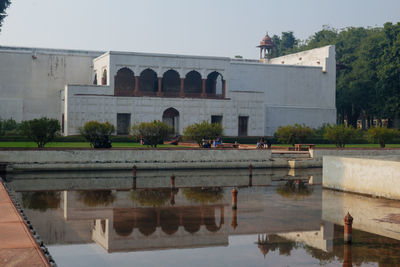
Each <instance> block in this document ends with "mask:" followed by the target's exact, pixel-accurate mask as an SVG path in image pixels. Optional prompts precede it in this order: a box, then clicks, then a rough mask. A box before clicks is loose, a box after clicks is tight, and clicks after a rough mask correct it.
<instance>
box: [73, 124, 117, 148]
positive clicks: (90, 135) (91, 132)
mask: <svg viewBox="0 0 400 267" xmlns="http://www.w3.org/2000/svg"><path fill="white" fill-rule="evenodd" d="M79 131H80V133H81V135H82V136H83V137H84V138H85V139H86V140H87V141H88V142H89V143H90V147H94V148H100V147H103V148H109V147H111V144H110V138H111V134H112V133H114V132H115V127H114V125H112V124H111V123H109V122H108V121H107V122H104V123H101V122H98V121H89V122H87V123H85V125H84V126H83V127H82V128H80V129H79Z"/></svg>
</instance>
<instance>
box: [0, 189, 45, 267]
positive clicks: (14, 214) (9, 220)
mask: <svg viewBox="0 0 400 267" xmlns="http://www.w3.org/2000/svg"><path fill="white" fill-rule="evenodd" d="M0 266H4V267H19V266H21V267H22V266H24V267H25V266H34V267H36V266H50V264H49V263H48V261H47V259H46V257H45V256H44V254H43V252H42V250H41V249H40V247H39V245H38V244H37V243H36V241H35V239H34V238H33V236H32V235H31V232H30V231H29V229H28V227H27V226H26V224H25V223H24V221H23V219H22V217H21V215H20V214H19V213H18V211H17V210H16V208H15V207H14V204H13V203H12V201H11V199H10V196H9V195H8V193H7V191H6V190H5V188H4V186H3V184H2V183H1V182H0Z"/></svg>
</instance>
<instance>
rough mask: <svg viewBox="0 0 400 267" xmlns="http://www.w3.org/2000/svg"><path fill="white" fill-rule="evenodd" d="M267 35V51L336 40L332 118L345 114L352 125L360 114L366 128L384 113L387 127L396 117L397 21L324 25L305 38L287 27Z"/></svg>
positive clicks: (399, 106)
mask: <svg viewBox="0 0 400 267" xmlns="http://www.w3.org/2000/svg"><path fill="white" fill-rule="evenodd" d="M272 41H273V42H274V44H275V47H274V50H273V52H272V55H271V56H272V57H278V56H283V55H287V54H291V53H296V52H301V51H304V50H309V49H313V48H318V47H322V46H325V45H335V46H336V63H337V73H336V75H337V77H336V108H337V119H338V123H343V122H344V121H345V120H346V121H347V123H348V124H349V125H352V126H353V127H357V120H358V119H362V121H363V122H365V124H366V125H365V126H366V128H369V126H370V125H371V124H372V122H373V120H374V119H377V120H378V122H380V121H381V120H382V119H387V120H388V126H389V127H392V126H393V123H394V122H395V121H397V122H399V120H400V22H398V23H397V24H392V23H390V22H388V23H385V24H384V25H383V27H367V28H365V27H348V28H344V29H334V28H331V27H328V26H324V27H323V29H322V30H320V31H318V32H316V33H314V35H312V36H311V37H310V38H309V39H307V40H305V41H301V40H299V39H297V38H296V37H295V36H294V34H293V32H283V33H282V35H281V36H277V35H274V36H273V37H272ZM363 126H364V125H363ZM397 127H399V126H397Z"/></svg>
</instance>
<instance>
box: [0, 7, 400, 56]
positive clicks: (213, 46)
mask: <svg viewBox="0 0 400 267" xmlns="http://www.w3.org/2000/svg"><path fill="white" fill-rule="evenodd" d="M7 13H8V17H7V18H6V19H5V20H4V23H3V28H2V31H1V33H0V45H13V46H32V47H50V48H69V49H86V50H104V51H107V50H114V51H115V50H120V51H136V52H156V53H174V54H192V55H213V56H228V57H233V56H235V55H242V56H244V57H246V58H257V57H258V55H259V52H258V50H257V49H256V47H255V46H256V45H257V44H258V43H259V42H260V40H261V39H262V37H263V36H264V35H265V32H266V31H268V32H269V34H270V35H271V36H272V35H273V34H280V33H281V32H282V31H293V32H294V34H295V36H296V37H297V38H300V39H306V38H308V37H310V36H311V35H312V34H313V33H314V32H316V31H318V30H320V29H321V28H322V25H330V26H332V27H334V28H343V27H347V26H382V25H383V23H385V22H388V21H390V22H393V23H397V22H398V21H400V1H399V0H375V1H374V0H335V1H333V0H329V1H328V0H274V1H270V0H247V1H246V0H200V1H199V0H197V1H193V0H169V1H163V0H142V1H135V0H112V1H111V0H107V1H106V0H12V3H11V6H10V8H9V9H8V10H7Z"/></svg>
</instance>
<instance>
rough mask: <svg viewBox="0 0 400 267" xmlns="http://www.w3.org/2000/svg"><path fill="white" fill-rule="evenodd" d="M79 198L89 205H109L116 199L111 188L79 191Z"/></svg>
mask: <svg viewBox="0 0 400 267" xmlns="http://www.w3.org/2000/svg"><path fill="white" fill-rule="evenodd" d="M78 200H79V201H82V202H83V203H84V204H85V205H86V206H88V207H97V206H108V205H111V204H112V203H113V202H114V201H115V195H114V194H113V193H112V191H111V190H99V191H79V192H78Z"/></svg>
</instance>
